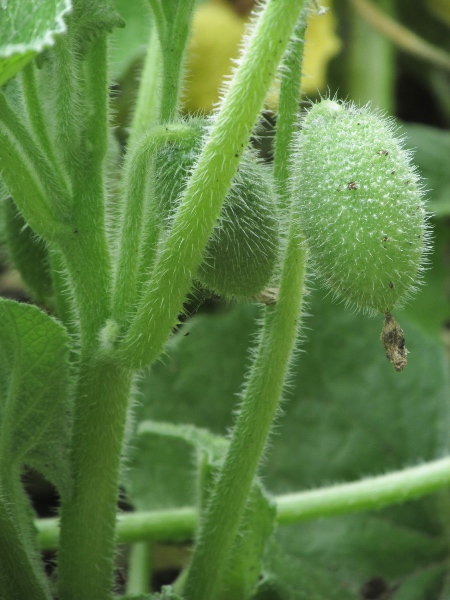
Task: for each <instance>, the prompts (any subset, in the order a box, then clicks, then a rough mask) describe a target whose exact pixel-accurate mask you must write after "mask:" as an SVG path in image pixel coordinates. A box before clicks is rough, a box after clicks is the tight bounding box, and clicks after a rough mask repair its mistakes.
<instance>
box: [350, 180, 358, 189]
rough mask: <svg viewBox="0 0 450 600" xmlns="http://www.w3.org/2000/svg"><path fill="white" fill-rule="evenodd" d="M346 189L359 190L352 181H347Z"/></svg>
mask: <svg viewBox="0 0 450 600" xmlns="http://www.w3.org/2000/svg"><path fill="white" fill-rule="evenodd" d="M347 188H348V189H349V190H357V189H358V188H359V185H358V184H357V183H355V182H354V181H349V182H348V183H347Z"/></svg>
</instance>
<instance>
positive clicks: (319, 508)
mask: <svg viewBox="0 0 450 600" xmlns="http://www.w3.org/2000/svg"><path fill="white" fill-rule="evenodd" d="M449 486H450V458H447V457H446V458H441V459H439V460H434V461H430V462H428V463H425V464H421V465H419V466H416V467H408V468H406V469H402V470H401V471H394V472H392V473H387V474H385V475H377V476H375V477H367V478H366V479H362V480H361V481H352V482H350V483H341V484H337V485H332V486H329V487H323V488H318V489H315V490H308V491H306V492H296V493H293V494H286V495H283V496H276V497H275V498H274V501H275V504H276V506H277V517H276V520H277V523H278V524H279V525H293V524H295V523H302V522H305V521H311V520H313V519H321V518H324V517H334V516H337V515H346V514H351V513H354V512H359V511H366V510H379V509H381V508H384V507H385V506H390V505H392V504H401V503H402V502H406V501H408V500H414V499H416V498H421V497H422V496H426V495H428V494H433V493H435V492H437V491H439V490H443V489H445V488H448V487H449ZM197 522H198V514H197V510H196V509H195V508H193V507H192V508H180V509H172V510H165V511H149V512H135V513H127V514H120V515H118V521H117V542H118V543H122V544H125V543H132V542H137V541H144V540H154V541H161V542H176V541H183V540H188V539H191V538H192V536H193V535H194V532H195V528H196V526H197ZM36 525H37V528H38V531H39V545H40V547H41V548H42V549H44V550H52V549H54V548H56V547H57V545H58V520H57V519H40V520H39V521H37V522H36Z"/></svg>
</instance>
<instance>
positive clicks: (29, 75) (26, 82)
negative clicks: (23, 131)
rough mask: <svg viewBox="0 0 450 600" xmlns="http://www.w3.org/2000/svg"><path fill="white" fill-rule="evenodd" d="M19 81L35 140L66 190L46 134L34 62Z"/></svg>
mask: <svg viewBox="0 0 450 600" xmlns="http://www.w3.org/2000/svg"><path fill="white" fill-rule="evenodd" d="M21 81H22V89H23V96H24V98H25V105H26V108H27V113H28V118H29V121H30V124H31V127H32V129H33V133H34V135H35V136H36V139H37V140H38V142H39V143H40V145H41V148H42V150H43V152H44V154H45V155H46V156H47V157H48V159H49V161H50V162H51V164H52V166H53V169H54V171H55V176H56V178H57V180H58V181H59V186H60V188H61V189H68V186H67V183H66V181H65V178H64V175H63V171H62V169H61V166H60V164H59V163H58V161H57V160H56V156H55V153H54V149H53V145H52V142H51V140H50V136H49V133H48V127H47V121H46V119H45V116H44V112H43V110H42V103H41V100H40V98H39V92H38V87H37V83H36V70H35V66H34V62H33V61H32V62H29V63H28V64H27V66H26V67H25V68H24V69H23V71H22V72H21Z"/></svg>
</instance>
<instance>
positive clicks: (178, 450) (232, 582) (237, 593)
mask: <svg viewBox="0 0 450 600" xmlns="http://www.w3.org/2000/svg"><path fill="white" fill-rule="evenodd" d="M227 447H228V442H227V440H225V439H224V438H221V437H218V436H215V435H213V434H211V433H210V432H208V431H206V430H204V429H199V428H197V427H193V426H192V425H174V424H171V423H158V422H155V421H144V422H142V423H141V424H140V426H139V428H138V432H137V436H136V438H135V440H134V441H133V451H132V454H131V461H130V467H131V468H130V472H129V475H128V479H129V484H128V486H127V487H128V491H129V493H130V497H131V500H132V502H133V504H134V505H135V507H136V508H137V509H139V510H151V509H158V508H169V507H177V506H178V507H182V506H189V505H190V506H192V505H195V504H200V505H201V506H204V505H205V503H206V501H207V498H208V497H209V491H210V488H211V485H212V484H213V482H214V479H215V476H216V474H217V470H218V468H219V465H220V463H221V461H222V459H223V456H224V454H225V451H226V449H227ZM199 495H200V500H199V499H198V496H199ZM274 523H275V505H274V503H273V502H272V500H271V499H270V498H269V497H268V496H267V494H266V493H265V492H264V491H263V489H262V486H261V484H260V483H259V482H255V485H254V486H253V488H252V491H251V494H250V497H249V502H248V505H247V507H246V510H245V513H244V516H243V519H242V523H241V526H240V532H241V533H240V534H239V536H238V539H237V541H236V543H235V546H234V549H233V554H232V559H231V561H230V564H229V566H228V569H227V579H226V585H225V589H224V590H223V591H222V593H221V594H220V596H219V597H218V599H217V600H239V599H240V598H242V599H244V598H247V597H248V596H249V595H250V593H251V592H252V590H253V589H254V588H255V586H256V584H257V582H258V579H259V575H260V573H261V561H262V557H263V554H264V550H265V546H266V542H267V540H268V538H269V537H270V535H271V534H272V531H273V528H274Z"/></svg>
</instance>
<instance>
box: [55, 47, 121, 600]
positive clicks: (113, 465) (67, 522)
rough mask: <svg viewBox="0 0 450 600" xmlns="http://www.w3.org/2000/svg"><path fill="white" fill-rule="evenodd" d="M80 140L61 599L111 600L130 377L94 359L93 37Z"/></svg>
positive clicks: (102, 138)
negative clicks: (70, 485)
mask: <svg viewBox="0 0 450 600" xmlns="http://www.w3.org/2000/svg"><path fill="white" fill-rule="evenodd" d="M83 72H84V80H83V83H84V103H85V108H86V112H85V114H84V115H83V123H84V126H85V128H86V134H85V136H84V138H83V141H82V145H81V146H80V151H79V154H77V156H76V161H77V164H78V165H79V167H78V168H77V169H76V170H73V171H72V179H73V186H74V196H75V198H76V200H77V201H76V203H75V204H74V207H73V216H72V231H71V235H70V237H69V238H68V239H67V240H65V243H64V244H61V246H60V248H61V252H62V254H63V255H64V260H65V263H66V265H67V270H68V273H69V278H70V280H71V288H72V289H73V291H74V296H75V300H76V310H77V312H78V317H79V321H80V331H81V341H80V343H81V350H80V354H81V359H80V364H79V368H78V387H77V393H76V397H75V401H76V402H75V410H74V423H73V439H72V457H71V458H72V468H73V478H74V493H73V495H72V496H71V497H70V498H69V499H67V500H66V501H65V502H63V503H62V507H61V550H60V560H59V582H60V594H59V597H60V598H61V600H79V599H80V598H83V600H107V599H109V598H110V597H111V586H112V569H113V566H112V565H113V563H112V559H113V554H114V524H115V514H116V504H117V494H118V478H119V469H120V459H121V458H120V457H121V450H122V441H123V435H124V430H125V422H126V417H127V410H128V403H129V396H130V386H131V372H130V371H129V370H127V369H124V368H123V366H122V365H121V364H120V363H115V362H112V361H110V360H108V358H107V357H105V356H103V357H101V356H99V354H98V343H99V342H98V340H99V333H100V330H101V328H102V326H103V325H104V324H105V322H106V320H107V319H108V317H109V315H110V295H111V281H112V265H111V257H110V253H109V248H108V243H107V237H106V228H105V184H104V159H105V153H106V149H107V137H108V79H107V61H106V38H105V36H100V37H98V38H96V39H95V40H94V41H93V42H92V44H91V46H90V47H89V53H88V54H87V56H86V58H85V64H84V70H83Z"/></svg>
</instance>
